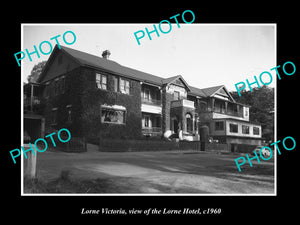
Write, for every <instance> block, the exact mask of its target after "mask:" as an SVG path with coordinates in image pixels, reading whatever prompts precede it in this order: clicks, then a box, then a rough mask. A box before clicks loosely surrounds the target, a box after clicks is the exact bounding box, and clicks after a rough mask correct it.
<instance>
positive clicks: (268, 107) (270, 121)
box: [231, 86, 274, 141]
mask: <svg viewBox="0 0 300 225" xmlns="http://www.w3.org/2000/svg"><path fill="white" fill-rule="evenodd" d="M231 95H232V97H233V98H234V99H235V100H236V101H237V102H239V103H243V104H246V105H249V106H250V121H251V122H254V123H259V124H261V125H262V137H263V138H265V140H266V141H269V140H273V137H274V88H270V87H268V86H262V87H261V88H253V91H252V92H251V91H245V90H243V91H242V92H241V96H239V95H238V93H237V92H232V93H231Z"/></svg>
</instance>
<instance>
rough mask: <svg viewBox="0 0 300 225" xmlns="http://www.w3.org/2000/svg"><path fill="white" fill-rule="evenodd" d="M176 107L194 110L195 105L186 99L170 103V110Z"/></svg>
mask: <svg viewBox="0 0 300 225" xmlns="http://www.w3.org/2000/svg"><path fill="white" fill-rule="evenodd" d="M176 107H187V108H192V109H194V108H195V104H194V102H193V101H190V100H187V99H180V100H175V101H172V102H171V108H176Z"/></svg>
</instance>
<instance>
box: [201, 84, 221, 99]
mask: <svg viewBox="0 0 300 225" xmlns="http://www.w3.org/2000/svg"><path fill="white" fill-rule="evenodd" d="M223 87H224V85H219V86H214V87H208V88H202V89H201V90H202V91H203V92H204V94H205V95H206V96H208V97H209V96H212V95H213V94H215V93H216V92H217V91H218V90H220V89H221V88H223Z"/></svg>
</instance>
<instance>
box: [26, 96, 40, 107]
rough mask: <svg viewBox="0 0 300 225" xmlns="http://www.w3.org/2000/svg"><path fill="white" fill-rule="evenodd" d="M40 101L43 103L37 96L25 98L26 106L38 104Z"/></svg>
mask: <svg viewBox="0 0 300 225" xmlns="http://www.w3.org/2000/svg"><path fill="white" fill-rule="evenodd" d="M40 103H41V100H40V98H39V97H37V96H33V97H28V98H24V106H31V105H32V106H33V105H38V104H40Z"/></svg>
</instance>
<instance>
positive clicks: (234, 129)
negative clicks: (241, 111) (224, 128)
mask: <svg viewBox="0 0 300 225" xmlns="http://www.w3.org/2000/svg"><path fill="white" fill-rule="evenodd" d="M229 131H230V132H231V133H237V132H238V125H237V124H233V123H230V124H229Z"/></svg>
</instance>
